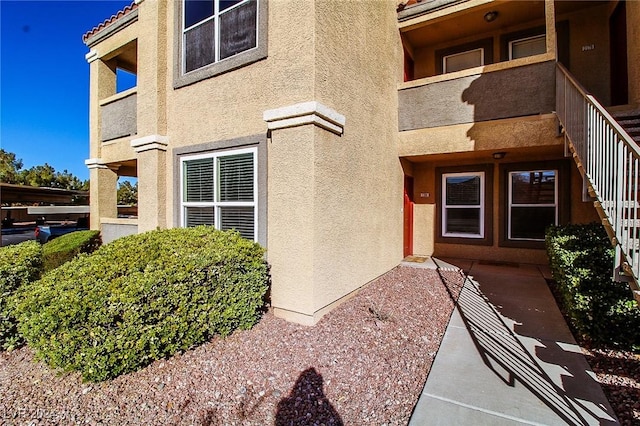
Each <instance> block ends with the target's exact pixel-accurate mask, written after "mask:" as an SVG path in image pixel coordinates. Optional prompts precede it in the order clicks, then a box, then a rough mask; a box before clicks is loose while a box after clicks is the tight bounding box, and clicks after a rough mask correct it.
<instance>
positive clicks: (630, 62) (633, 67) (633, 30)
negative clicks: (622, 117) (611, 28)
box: [625, 1, 640, 106]
mask: <svg viewBox="0 0 640 426" xmlns="http://www.w3.org/2000/svg"><path fill="white" fill-rule="evenodd" d="M625 7H626V8H627V10H626V13H627V71H628V81H629V103H630V104H633V105H636V106H638V105H640V61H638V58H640V26H639V25H638V22H640V2H637V1H628V2H626V3H625Z"/></svg>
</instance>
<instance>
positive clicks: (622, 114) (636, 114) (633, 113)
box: [610, 109, 640, 121]
mask: <svg viewBox="0 0 640 426" xmlns="http://www.w3.org/2000/svg"><path fill="white" fill-rule="evenodd" d="M610 114H611V116H612V117H613V118H615V119H616V120H618V121H620V120H630V119H636V118H640V110H639V109H628V110H625V111H614V112H611V113H610Z"/></svg>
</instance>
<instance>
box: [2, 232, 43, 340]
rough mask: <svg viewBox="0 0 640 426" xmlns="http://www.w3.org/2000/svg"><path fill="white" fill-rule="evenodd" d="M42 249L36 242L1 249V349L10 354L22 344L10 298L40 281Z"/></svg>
mask: <svg viewBox="0 0 640 426" xmlns="http://www.w3.org/2000/svg"><path fill="white" fill-rule="evenodd" d="M41 273H42V247H41V246H40V244H39V243H37V242H35V241H25V242H24V243H20V244H17V245H12V246H7V247H2V248H0V347H1V348H2V349H4V350H11V349H14V348H16V347H17V346H20V345H21V344H22V343H23V339H22V336H21V335H20V334H19V333H18V329H17V321H16V318H15V312H14V303H13V295H14V293H15V292H16V291H17V290H18V289H19V288H20V287H21V286H24V285H25V284H27V283H30V282H32V281H35V280H37V279H38V278H40V274H41Z"/></svg>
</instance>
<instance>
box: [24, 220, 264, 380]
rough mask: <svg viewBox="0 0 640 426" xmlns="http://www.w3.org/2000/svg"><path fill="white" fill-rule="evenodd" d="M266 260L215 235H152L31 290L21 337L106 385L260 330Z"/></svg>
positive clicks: (57, 363) (70, 265)
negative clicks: (211, 342)
mask: <svg viewBox="0 0 640 426" xmlns="http://www.w3.org/2000/svg"><path fill="white" fill-rule="evenodd" d="M267 285H268V280H267V265H266V262H265V261H264V250H263V249H262V248H261V247H260V246H259V245H258V244H256V243H254V242H251V241H248V240H245V239H243V238H241V237H240V235H239V234H238V233H237V232H231V231H229V232H222V231H216V230H215V229H213V228H212V227H207V226H200V227H196V228H186V229H185V228H177V229H170V230H162V231H152V232H148V233H145V234H139V235H132V236H128V237H124V238H121V239H118V240H116V241H114V242H112V243H110V244H106V245H104V246H102V247H101V248H100V249H98V250H97V251H95V252H94V253H92V254H89V255H86V254H80V255H79V256H78V257H76V258H75V259H73V260H71V261H70V262H67V263H65V264H64V265H62V266H60V267H59V268H56V269H54V270H52V271H51V272H49V273H48V274H47V275H46V276H44V277H43V278H42V279H41V280H40V281H37V282H35V283H33V284H32V285H30V286H27V287H26V289H25V290H24V291H23V292H22V293H21V297H22V302H21V303H19V304H18V306H17V308H18V313H19V320H20V326H19V328H20V331H21V332H22V333H23V334H24V336H25V338H26V339H27V341H28V343H29V345H30V346H32V347H33V348H34V349H35V351H36V356H37V357H38V358H39V359H42V360H44V361H46V362H47V363H48V364H49V365H51V366H52V367H59V368H62V369H64V370H66V371H70V370H78V371H80V372H81V373H82V376H83V378H84V379H85V380H92V381H99V380H105V379H109V378H113V377H116V376H118V375H120V374H123V373H127V372H130V371H134V370H136V369H138V368H140V367H143V366H146V365H148V364H149V363H151V362H152V361H154V360H156V359H160V358H163V357H167V356H170V355H172V354H174V353H176V352H178V351H183V350H186V349H189V348H191V347H193V346H194V345H197V344H200V343H202V342H204V341H206V340H207V339H209V338H210V337H211V336H212V335H215V334H219V335H222V336H226V335H228V334H230V333H231V332H232V331H233V330H235V329H237V328H241V329H248V328H251V327H252V326H253V325H254V324H255V323H256V322H257V321H258V319H259V318H260V315H261V308H262V307H263V305H264V303H263V297H264V294H265V292H266V290H267Z"/></svg>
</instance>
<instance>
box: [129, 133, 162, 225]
mask: <svg viewBox="0 0 640 426" xmlns="http://www.w3.org/2000/svg"><path fill="white" fill-rule="evenodd" d="M167 143H168V138H167V137H166V136H162V135H149V136H144V137H142V138H137V139H133V140H132V141H131V146H132V147H133V149H134V150H135V151H136V153H137V161H138V232H146V231H152V230H154V229H156V228H161V229H163V228H166V227H167V185H166V176H167V164H166V163H167V160H166V156H167Z"/></svg>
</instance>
